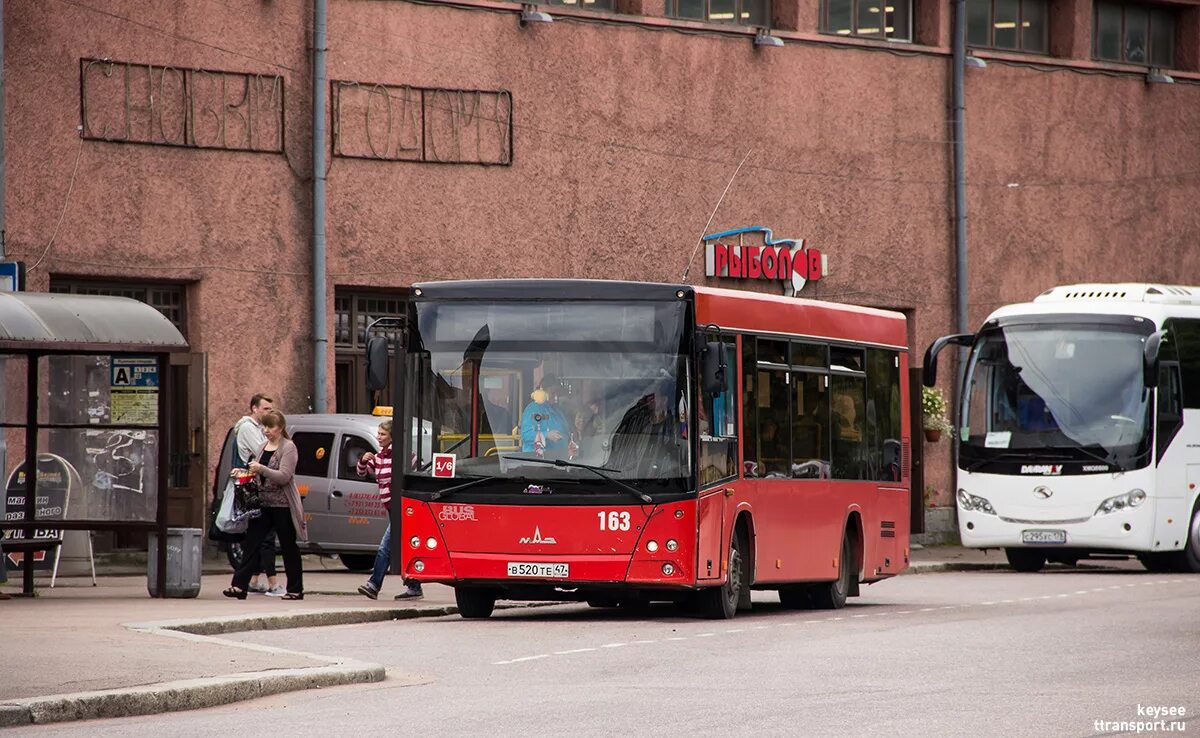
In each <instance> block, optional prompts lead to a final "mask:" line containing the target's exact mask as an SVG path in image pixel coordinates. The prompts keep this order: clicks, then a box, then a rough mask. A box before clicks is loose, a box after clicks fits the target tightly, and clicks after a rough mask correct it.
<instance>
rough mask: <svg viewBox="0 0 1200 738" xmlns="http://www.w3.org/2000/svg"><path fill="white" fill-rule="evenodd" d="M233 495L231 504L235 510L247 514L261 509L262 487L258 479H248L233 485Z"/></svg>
mask: <svg viewBox="0 0 1200 738" xmlns="http://www.w3.org/2000/svg"><path fill="white" fill-rule="evenodd" d="M233 493H234V495H235V497H234V498H233V502H234V506H235V508H236V509H237V510H239V511H241V512H249V511H250V510H261V509H262V506H263V505H262V486H261V485H260V484H259V482H258V477H250V478H249V479H247V480H246V481H244V482H241V483H236V484H234V486H233Z"/></svg>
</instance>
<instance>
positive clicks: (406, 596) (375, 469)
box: [357, 420, 424, 600]
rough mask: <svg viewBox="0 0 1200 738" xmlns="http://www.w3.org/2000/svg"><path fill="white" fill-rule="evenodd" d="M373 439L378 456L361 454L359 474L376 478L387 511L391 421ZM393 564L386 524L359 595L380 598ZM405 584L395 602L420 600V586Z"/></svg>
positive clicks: (390, 542) (389, 536)
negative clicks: (385, 578)
mask: <svg viewBox="0 0 1200 738" xmlns="http://www.w3.org/2000/svg"><path fill="white" fill-rule="evenodd" d="M375 437H376V438H377V439H379V453H372V452H370V451H368V452H367V453H365V454H363V455H362V457H361V458H360V459H359V460H358V468H357V471H358V475H359V476H360V477H365V476H367V475H368V474H374V475H375V482H376V484H378V485H379V501H380V502H382V503H383V507H384V509H386V510H391V508H392V421H390V420H385V421H383V422H382V423H380V424H379V430H378V431H376V433H375ZM391 562H392V525H391V523H390V522H389V523H388V528H387V530H386V531H384V534H383V540H382V541H380V542H379V552H378V553H376V554H375V567H374V569H372V571H371V578H370V579H368V580H367V583H366V584H364V585H362V586H361V587H359V588H358V592H359V594H361V595H365V596H367V597H370V598H371V599H373V600H374V599H378V598H379V590H381V589H383V578H384V577H385V576H387V570H388V566H389V565H390V564H391ZM405 584H406V585H408V586H407V587H406V588H405V590H404V591H403V592H401V593H400V594H398V595H396V599H397V600H419V599H421V598H422V597H423V596H424V593H423V592H421V583H420V582H413V581H408V582H405Z"/></svg>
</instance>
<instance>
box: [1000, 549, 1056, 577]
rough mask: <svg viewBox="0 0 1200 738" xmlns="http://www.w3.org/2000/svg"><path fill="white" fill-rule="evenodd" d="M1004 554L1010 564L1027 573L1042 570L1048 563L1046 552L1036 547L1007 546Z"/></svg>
mask: <svg viewBox="0 0 1200 738" xmlns="http://www.w3.org/2000/svg"><path fill="white" fill-rule="evenodd" d="M1004 556H1005V558H1007V559H1008V565H1009V566H1011V567H1012V568H1014V569H1016V570H1017V571H1022V572H1025V573H1026V574H1032V573H1033V572H1035V571H1041V570H1042V567H1044V566H1045V565H1046V554H1044V553H1042V552H1041V551H1038V550H1037V549H1034V548H1006V549H1004Z"/></svg>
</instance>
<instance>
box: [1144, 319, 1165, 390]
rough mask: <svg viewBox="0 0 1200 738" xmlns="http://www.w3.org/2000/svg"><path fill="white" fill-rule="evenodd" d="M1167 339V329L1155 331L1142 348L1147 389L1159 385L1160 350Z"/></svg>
mask: <svg viewBox="0 0 1200 738" xmlns="http://www.w3.org/2000/svg"><path fill="white" fill-rule="evenodd" d="M1166 339H1167V331H1166V330H1165V329H1164V330H1161V331H1155V332H1154V333H1151V334H1150V335H1149V337H1147V338H1146V346H1145V348H1143V349H1142V382H1143V383H1144V384H1145V385H1146V388H1147V389H1154V388H1155V387H1157V386H1158V352H1159V350H1160V349H1161V348H1162V343H1163V341H1165V340H1166Z"/></svg>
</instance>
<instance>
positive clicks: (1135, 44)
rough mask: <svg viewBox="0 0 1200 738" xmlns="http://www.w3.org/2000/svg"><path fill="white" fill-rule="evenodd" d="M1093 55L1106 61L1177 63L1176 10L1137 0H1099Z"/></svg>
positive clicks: (1149, 63) (1153, 63)
mask: <svg viewBox="0 0 1200 738" xmlns="http://www.w3.org/2000/svg"><path fill="white" fill-rule="evenodd" d="M1093 42H1094V48H1093V50H1092V53H1093V55H1094V56H1095V57H1096V58H1097V59H1104V60H1106V61H1116V62H1128V63H1130V64H1148V65H1150V66H1154V67H1166V68H1171V67H1173V66H1175V13H1174V11H1171V10H1168V9H1167V8H1157V7H1153V6H1148V5H1137V4H1134V3H1113V2H1098V3H1096V18H1095V32H1094V33H1093Z"/></svg>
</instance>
